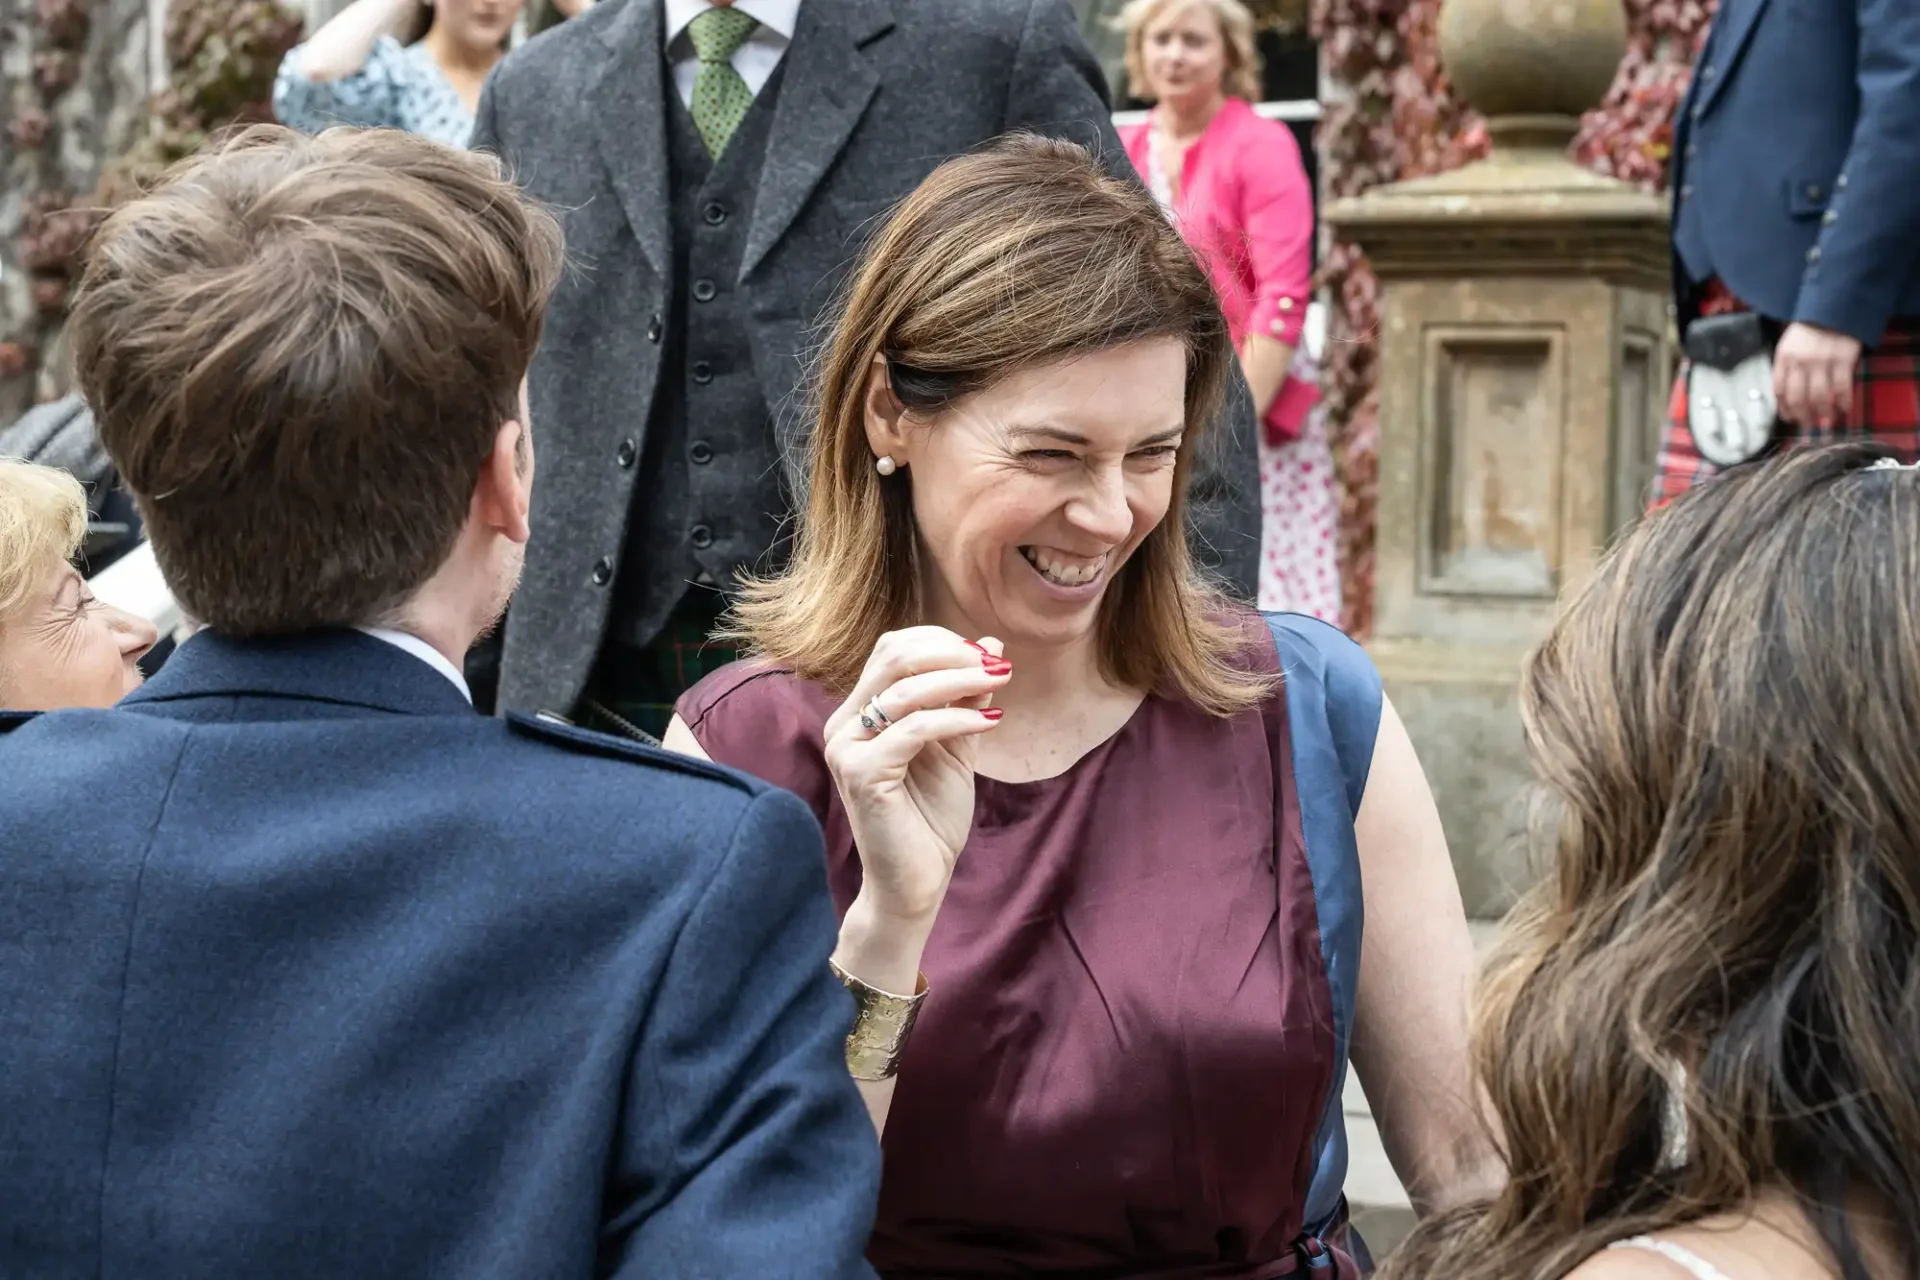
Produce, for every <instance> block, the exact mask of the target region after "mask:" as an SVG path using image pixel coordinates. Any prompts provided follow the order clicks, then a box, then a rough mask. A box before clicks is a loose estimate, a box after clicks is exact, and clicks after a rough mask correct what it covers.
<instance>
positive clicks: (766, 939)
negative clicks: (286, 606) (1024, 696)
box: [0, 632, 879, 1280]
mask: <svg viewBox="0 0 1920 1280" xmlns="http://www.w3.org/2000/svg"><path fill="white" fill-rule="evenodd" d="M834 935H835V924H834V919H833V910H832V907H831V904H830V900H829V898H828V893H827V884H826V872H825V859H824V856H823V853H822V847H821V839H820V834H819V830H818V828H817V827H816V826H815V824H814V820H813V818H812V816H811V814H809V813H808V811H807V809H806V807H805V806H804V805H802V804H801V802H800V801H798V800H796V799H795V798H793V797H792V796H790V795H788V794H786V793H785V792H782V791H779V790H776V789H774V788H771V787H769V786H767V785H765V784H763V783H759V782H755V781H752V780H750V779H748V778H746V777H745V776H743V775H741V774H738V773H735V772H733V771H731V770H728V769H723V768H719V767H717V766H711V765H707V764H704V763H700V762H695V761H689V760H684V759H681V758H679V757H677V756H671V755H667V754H664V753H661V752H658V751H652V750H648V749H646V748H643V747H637V746H630V745H627V744H624V743H620V742H616V741H614V740H613V739H609V738H603V737H600V736H598V735H594V734H588V733H582V732H578V731H574V730H570V729H567V728H564V727H561V726H554V725H546V724H535V723H530V722H517V723H508V722H503V721H499V720H492V719H488V718H486V717H483V716H480V715H478V714H476V713H474V712H473V711H472V710H471V709H470V708H469V707H468V706H467V704H466V702H465V701H464V699H462V697H461V696H460V693H459V691H458V690H456V689H455V688H454V687H453V685H452V684H451V683H450V682H449V681H448V680H446V679H445V678H444V677H443V676H442V675H440V674H439V673H437V672H436V671H434V670H433V669H432V668H430V667H428V666H427V665H426V664H425V663H423V662H421V661H419V660H418V659H416V658H414V657H411V656H409V655H408V654H406V653H403V652H402V651H400V650H398V649H395V648H393V647H391V646H389V645H387V644H384V643H382V642H381V641H378V640H374V639H370V638H368V637H365V636H361V635H358V634H355V633H351V632H336V633H322V634H315V635H310V636H304V637H298V638H295V639H291V640H286V641H276V642H268V643H245V644H242V643H235V642H231V641H227V640H224V639H222V638H221V637H219V636H215V635H210V634H202V635H200V636H198V637H196V638H195V639H193V640H191V641H189V642H188V643H187V644H185V645H184V646H182V647H181V649H180V651H179V652H178V653H177V654H176V655H175V656H174V657H173V659H172V660H171V661H169V662H168V663H167V665H166V667H165V668H163V669H162V671H161V672H160V674H159V675H158V676H156V677H155V678H154V680H153V681H152V682H151V683H149V684H148V685H147V686H146V687H145V688H144V689H143V690H141V691H139V692H138V693H136V694H134V695H133V696H132V697H131V698H129V699H128V700H127V701H126V702H125V703H123V704H122V705H121V708H120V709H118V710H114V711H104V712H100V711H72V712H59V713H55V714H52V715H46V716H41V717H38V718H35V719H31V720H25V721H19V720H18V718H16V723H15V726H14V727H12V728H11V731H10V732H7V733H6V734H4V736H0V1275H4V1276H10V1277H11V1276H21V1277H27V1276H31V1277H34V1278H35V1280H65V1278H67V1277H76V1278H77V1277H82V1276H84V1277H89V1278H92V1277H105V1278H107V1280H116V1278H120V1277H125V1278H128V1280H135V1278H137V1280H172V1278H174V1277H194V1278H196V1280H198V1278H201V1277H208V1276H235V1277H239V1276H249V1277H251V1276H262V1277H265V1276H271V1277H274V1278H275V1280H306V1278H308V1277H312V1278H313V1280H323V1278H324V1280H346V1278H349V1277H351V1278H352V1280H363V1278H364V1280H388V1278H393V1280H400V1278H402V1277H407V1278H412V1277H422V1278H425V1277H432V1278H433V1280H464V1278H467V1277H499V1278H500V1280H535V1278H544V1277H554V1278H555V1280H559V1278H562V1277H565V1278H567V1280H576V1278H577V1280H587V1278H589V1277H595V1276H623V1277H624V1276H648V1277H676V1278H678V1277H709V1276H711V1277H725V1278H726V1280H739V1278H741V1277H747V1276H754V1277H760V1276H791V1277H804V1278H805V1280H817V1278H818V1277H839V1276H868V1275H871V1272H870V1271H869V1270H868V1268H867V1266H866V1263H865V1262H864V1260H863V1256H862V1255H863V1251H864V1249H865V1246H866V1241H867V1236H868V1233H869V1231H870V1229H871V1225H872V1219H873V1213H874V1208H875V1203H876V1199H877V1194H878V1186H879V1155H878V1149H877V1144H876V1143H875V1141H874V1135H873V1129H872V1125H871V1123H870V1122H869V1121H868V1119H867V1115H866V1112H865V1110H864V1109H863V1107H862V1105H861V1102H860V1099H859V1096H858V1094H857V1092H856V1090H855V1087H854V1085H853V1083H852V1081H851V1080H850V1079H849V1077H848V1075H847V1071H846V1066H845V1062H844V1057H843V1047H842V1041H843V1038H844V1037H845V1035H846V1033H847V1031H848V1029H849V1027H850V1025H851V1020H852V1002H851V1000H850V999H849V997H848V996H847V994H846V992H845V991H844V990H843V989H841V988H840V986H839V984H838V983H837V982H835V981H834V979H833V978H832V976H831V974H830V971H829V970H828V968H827V956H828V954H829V952H830V951H831V949H832V946H833V941H834Z"/></svg>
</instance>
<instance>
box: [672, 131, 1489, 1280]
mask: <svg viewBox="0 0 1920 1280" xmlns="http://www.w3.org/2000/svg"><path fill="white" fill-rule="evenodd" d="M1233 358H1234V353H1233V348H1232V345H1231V342H1230V340H1229V337H1228V333H1227V328H1226V324H1225V322H1224V320H1223V319H1222V318H1221V315H1220V310H1219V307H1218V306H1217V305H1216V303H1215V301H1214V296H1213V292H1212V290H1211V289H1210V288H1209V287H1208V284H1207V280H1206V277H1205V276H1204V275H1203V274H1202V272H1201V270H1200V268H1199V267H1198V265H1196V263H1195V261H1194V258H1193V255H1192V254H1191V253H1190V252H1189V251H1188V250H1187V248H1186V247H1185V245H1184V244H1182V243H1181V241H1180V238H1179V235H1178V234H1177V233H1176V232H1175V230H1174V229H1173V228H1172V226H1170V225H1169V224H1168V222H1167V221H1166V219H1165V218H1163V217H1162V216H1161V214H1160V211H1159V209H1158V208H1157V207H1156V206H1155V205H1154V203H1153V201H1152V199H1151V198H1150V197H1149V196H1148V195H1147V193H1146V192H1145V191H1144V190H1142V189H1140V188H1139V187H1137V186H1136V185H1134V184H1132V183H1128V182H1121V181H1117V180H1114V179H1112V178H1110V177H1108V176H1106V175H1105V174H1104V173H1103V172H1102V171H1101V170H1100V169H1099V168H1098V167H1097V166H1096V165H1095V164H1094V162H1093V161H1092V160H1091V159H1090V158H1089V157H1088V156H1087V154H1086V153H1085V152H1083V151H1081V150H1079V149H1078V148H1075V147H1073V146H1071V145H1069V144H1064V143H1058V142H1046V141H1040V140H1037V139H1032V138H1014V139H1009V140H1005V141H1002V142H1001V143H999V144H996V145H995V146H993V147H991V148H989V149H987V150H985V151H983V152H981V153H978V154H975V155H972V156H968V157H964V158H962V159H958V160H954V161H950V162H948V163H947V164H945V165H942V166H941V167H940V168H939V169H938V170H936V171H935V173H934V175H933V176H932V177H931V178H930V179H929V180H928V181H927V182H926V183H925V184H924V185H923V186H922V187H921V188H920V189H919V190H918V191H917V192H916V193H915V194H914V195H912V196H911V197H909V198H908V200H907V201H906V202H905V204H904V205H903V206H902V207H901V209H900V210H899V212H898V213H897V214H895V215H894V217H893V218H892V220H891V221H890V222H889V223H888V224H887V226H886V227H885V228H884V229H883V230H882V231H881V232H880V233H879V234H878V235H877V236H876V237H875V239H874V241H873V243H872V246H871V247H870V248H869V250H868V251H867V255H866V258H865V260H864V262H863V263H862V265H861V266H860V269H859V271H858V273H857V276H856V278H855V280H854V282H853V285H852V288H851V291H850V293H849V295H848V297H847V299H846V302H845V306H844V310H843V312H842V314H841V315H840V317H839V320H838V323H837V325H836V327H835V330H834V332H833V335H832V337H831V339H830V342H829V346H828V350H827V353H826V356H825V362H824V365H823V367H822V371H821V378H820V383H819V403H818V414H819V418H818V423H817V429H816V432H815V438H814V442H813V453H812V458H811V476H812V481H811V487H810V493H809V499H808V505H807V507H806V510H805V514H804V518H803V520H802V522H801V524H800V527H799V530H798V541H797V544H796V549H795V554H794V557H793V559H792V562H791V565H790V567H789V569H788V570H787V572H786V573H784V574H783V575H782V576H780V577H778V578H774V579H771V580H766V581H761V582H758V583H754V584H750V585H749V587H748V588H747V590H746V592H745V594H744V597H743V603H742V604H741V606H740V608H739V614H738V620H739V627H740V632H741V638H742V639H743V640H745V641H746V642H747V643H748V644H749V645H750V646H751V647H752V649H753V650H755V651H756V652H757V654H758V655H759V656H758V657H756V658H753V659H749V660H747V661H745V662H741V663H737V664H735V665H733V666H730V667H727V668H723V669H722V670H720V671H718V672H716V673H714V674H713V675H712V676H709V677H708V678H707V679H706V680H705V681H703V682H702V683H701V684H699V685H697V686H695V687H694V688H693V689H692V690H690V691H689V692H688V693H687V694H686V695H685V696H684V697H683V698H682V700H681V702H680V704H679V713H680V714H679V716H678V717H677V718H676V720H675V722H674V724H673V725H672V727H671V729H670V731H669V735H668V744H669V745H670V746H673V747H676V748H677V749H679V750H682V751H685V752H687V753H689V754H695V755H703V756H707V757H710V758H712V759H714V760H718V761H720V762H722V763H725V764H730V765H734V766H737V767H739V768H742V769H745V770H747V771H749V772H752V773H756V774H758V775H760V776H762V777H764V778H767V779H769V780H772V781H774V782H777V783H779V784H780V785H782V786H785V787H787V788H789V789H791V790H793V791H795V792H797V793H799V794H800V795H801V796H802V797H803V798H805V799H806V800H808V801H809V803H811V804H812V806H813V808H814V811H815V812H816V813H817V814H818V816H819V818H820V820H821V822H822V825H823V826H824V827H825V829H826V833H827V844H828V857H829V860H830V875H831V879H832V883H833V887H834V891H835V895H836V897H837V900H838V901H837V905H838V907H839V909H840V911H841V913H842V926H841V934H840V947H839V950H838V952H837V953H836V956H835V964H836V965H837V967H838V969H839V970H840V973H841V976H842V980H843V981H844V982H845V983H846V984H847V986H848V988H849V989H850V990H851V991H852V992H853V993H854V996H855V999H856V1002H857V1004H858V1005H859V1006H860V1009H861V1019H860V1022H859V1025H858V1028H857V1029H856V1031H855V1033H854V1035H853V1036H852V1037H850V1038H849V1041H848V1054H847V1056H848V1065H849V1067H850V1068H851V1069H852V1070H853V1073H854V1075H855V1076H856V1077H857V1078H858V1079H859V1080H860V1081H861V1084H862V1089H863V1090H864V1091H865V1093H866V1096H867V1100H868V1105H869V1107H870V1109H871V1111H872V1113H873V1115H874V1119H875V1122H876V1124H877V1125H879V1126H880V1127H881V1128H882V1130H883V1135H884V1138H883V1140H884V1145H885V1148H886V1175H885V1182H884V1185H883V1188H882V1193H881V1205H880V1216H879V1223H878V1226H877V1228H876V1232H875V1236H874V1241H873V1245H872V1250H871V1256H872V1258H873V1261H874V1262H875V1264H876V1265H877V1266H878V1267H879V1269H880V1270H881V1272H882V1273H883V1274H885V1275H889V1276H909V1275H933V1274H937V1275H948V1276H952V1275H981V1274H1007V1273H1014V1272H1017V1273H1022V1274H1043V1275H1044V1274H1061V1273H1073V1274H1092V1273H1098V1274H1101V1275H1115V1276H1118V1275H1125V1276H1151V1277H1160V1278H1162V1280H1171V1278H1173V1277H1183V1278H1184V1277H1197V1276H1201V1275H1205V1276H1209V1277H1236V1278H1240V1280H1267V1278H1269V1277H1274V1276H1280V1275H1287V1274H1291V1273H1292V1272H1293V1271H1295V1270H1297V1269H1301V1268H1308V1267H1311V1268H1315V1269H1322V1268H1327V1267H1329V1266H1331V1267H1333V1268H1335V1269H1336V1270H1337V1272H1338V1274H1341V1275H1346V1276H1351V1275H1355V1274H1357V1273H1358V1272H1359V1268H1360V1266H1362V1265H1364V1263H1363V1260H1364V1257H1365V1250H1364V1247H1363V1246H1361V1245H1360V1244H1359V1242H1358V1241H1357V1240H1356V1239H1355V1238H1353V1236H1352V1234H1351V1232H1350V1231H1349V1230H1348V1229H1347V1227H1346V1223H1345V1219H1346V1215H1345V1204H1344V1199H1343V1195H1342V1180H1343V1177H1344V1174H1345V1166H1346V1152H1345V1144H1344V1139H1343V1137H1342V1135H1341V1132H1340V1114H1341V1109H1340V1092H1341V1083H1342V1081H1343V1079H1344V1077H1345V1073H1346V1066H1347V1055H1348V1049H1349V1046H1351V1049H1352V1055H1353V1060H1354V1063H1355V1065H1356V1067H1357V1068H1358V1070H1359V1072H1360V1076H1361V1079H1362V1081H1363V1083H1365V1084H1366V1085H1367V1086H1368V1089H1369V1094H1370V1096H1371V1098H1372V1100H1373V1102H1374V1104H1375V1113H1376V1115H1377V1116H1378V1117H1379V1119H1380V1124H1381V1128H1382V1130H1383V1132H1384V1136H1385V1139H1386V1144H1387V1149H1388V1152H1389V1155H1390V1156H1391V1157H1392V1159H1393V1161H1394V1164H1395V1167H1396V1168H1397V1169H1398V1170H1399V1172H1400V1173H1401V1175H1402V1177H1403V1178H1404V1179H1405V1180H1406V1182H1407V1184H1408V1186H1409V1188H1410V1189H1411V1191H1412V1194H1413V1198H1414V1202H1415V1204H1416V1205H1417V1206H1419V1207H1421V1208H1427V1207H1430V1206H1433V1205H1435V1204H1436V1203H1439V1202H1442V1201H1444V1200H1447V1199H1450V1198H1452V1196H1454V1195H1456V1194H1465V1193H1470V1192H1472V1191H1474V1190H1476V1189H1479V1190H1484V1187H1482V1186H1481V1185H1480V1180H1481V1172H1482V1169H1483V1167H1484V1165H1485V1160H1484V1157H1483V1147H1482V1146H1481V1145H1480V1142H1479V1140H1478V1139H1477V1137H1476V1136H1475V1135H1476V1133H1477V1129H1476V1127H1475V1125H1474V1123H1473V1118H1472V1115H1473V1109H1472V1108H1471V1107H1470V1106H1468V1105H1467V1103H1466V1101H1465V1099H1466V1097H1467V1083H1466V1081H1467V1068H1466V1059H1465V1012H1464V997H1465V990H1466V983H1467V977H1468V970H1469V967H1470V965H1471V949H1470V946H1469V943H1468V938H1467V930H1466V922H1465V919H1464V917H1463V914H1462V911H1461V906H1460V898H1459V894H1458V890H1457V888H1456V886H1455V884H1454V880H1453V874H1452V870H1451V867H1450V864H1449V862H1448V859H1447V851H1446V846H1445V843H1444V840H1443V838H1442V836H1441V832H1440V826H1439V822H1438V820H1437V817H1436V815H1435V812H1434V808H1433V803H1432V800H1431V798H1430V797H1429V795H1428V792H1427V785H1426V782H1425V779H1424V778H1423V777H1422V775H1421V771H1420V766H1419V763H1418V762H1417V761H1416V760H1415V758H1414V755H1413V751H1412V749H1411V747H1410V746H1409V745H1408V742H1407V737H1406V733H1405V731H1404V730H1403V729H1402V728H1401V725H1400V722H1399V720H1398V718H1397V717H1396V716H1395V715H1394V713H1393V709H1392V707H1391V706H1390V705H1388V704H1387V703H1386V701H1385V699H1384V698H1383V697H1382V696H1381V692H1380V685H1379V680H1378V677H1377V676H1376V675H1375V674H1374V671H1373V669H1372V667H1371V665H1370V664H1369V663H1368V661H1367V659H1366V658H1365V657H1364V656H1363V654H1362V653H1361V651H1360V650H1359V648H1358V647H1357V646H1356V645H1354V644H1353V643H1352V642H1351V641H1349V640H1348V639H1347V638H1346V637H1345V636H1343V635H1341V634H1340V633H1339V632H1337V631H1335V630H1334V629H1333V628H1331V627H1329V626H1326V625H1324V624H1321V623H1319V622H1316V621H1313V620H1312V619H1308V618H1302V617H1296V616H1290V615H1272V616H1268V617H1264V618H1263V617H1262V616H1261V615H1259V614H1255V613H1252V612H1249V611H1245V610H1242V609H1240V608H1238V607H1236V606H1234V605H1231V604H1229V603H1227V602H1225V601H1224V600H1223V599H1222V598H1220V597H1218V596H1216V595H1214V594H1212V593H1210V592H1209V591H1208V590H1207V589H1206V588H1205V587H1204V586H1203V585H1202V584H1201V583H1200V581H1199V579H1198V578H1197V577H1196V575H1195V574H1194V572H1193V570H1192V568H1191V566H1190V565H1189V564H1188V561H1187V552H1186V544H1185V542H1184V540H1183V539H1182V538H1181V537H1180V529H1181V521H1182V506H1183V501H1184V491H1185V485H1186V481H1187V477H1188V474H1189V472H1190V469H1191V466H1192V462H1193V456H1194V452H1195V450H1196V448H1198V447H1199V434H1200V431H1201V424H1204V423H1206V422H1208V421H1209V420H1210V419H1211V416H1212V411H1213V407H1214V405H1215V404H1216V403H1217V402H1218V400H1219V398H1220V396H1221V394H1222V387H1223V385H1224V380H1225V378H1226V377H1227V375H1228V370H1229V368H1230V362H1231V361H1232V360H1233ZM1363 898H1364V901H1365V906H1366V930H1365V933H1364V941H1363V940H1362V939H1363V934H1362V931H1361V919H1360V916H1361V902H1362V899H1363ZM1363 957H1364V958H1363ZM916 1020H917V1021H916ZM1333 1273H1334V1272H1327V1274H1333Z"/></svg>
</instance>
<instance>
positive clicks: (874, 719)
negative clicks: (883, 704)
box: [860, 696, 893, 733]
mask: <svg viewBox="0 0 1920 1280" xmlns="http://www.w3.org/2000/svg"><path fill="white" fill-rule="evenodd" d="M892 723H893V717H891V716H889V715H888V714H887V713H886V712H885V711H883V710H881V708H880V699H879V698H878V697H877V696H876V697H872V698H868V699H867V705H866V706H864V707H862V708H860V724H861V726H862V727H863V728H865V729H866V731H867V732H868V733H879V732H880V731H881V730H882V729H884V728H886V727H887V726H888V725H890V724H892Z"/></svg>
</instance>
